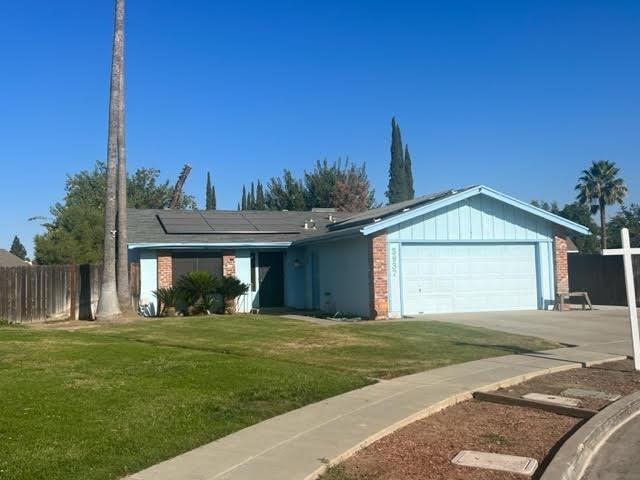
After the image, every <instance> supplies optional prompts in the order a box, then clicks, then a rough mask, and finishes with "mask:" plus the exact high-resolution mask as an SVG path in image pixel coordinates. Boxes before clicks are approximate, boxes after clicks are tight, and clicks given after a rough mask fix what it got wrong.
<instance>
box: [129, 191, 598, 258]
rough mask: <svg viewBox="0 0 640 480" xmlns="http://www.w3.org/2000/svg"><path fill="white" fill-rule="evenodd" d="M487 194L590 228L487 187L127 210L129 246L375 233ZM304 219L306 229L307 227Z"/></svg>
mask: <svg viewBox="0 0 640 480" xmlns="http://www.w3.org/2000/svg"><path fill="white" fill-rule="evenodd" d="M479 194H483V195H488V196H490V197H493V198H495V199H498V200H500V201H502V202H505V203H508V204H510V205H512V206H515V207H516V208H519V209H521V210H524V211H527V212H528V213H530V214H532V215H536V216H539V217H542V218H544V219H546V220H548V221H550V222H552V223H555V224H557V225H559V226H561V227H563V228H565V229H567V230H571V231H575V232H578V233H582V234H587V233H589V229H588V228H586V227H584V226H582V225H578V224H577V223H574V222H571V221H569V220H567V219H565V218H563V217H560V216H558V215H554V214H552V213H550V212H547V211H546V210H542V209H540V208H537V207H534V206H532V205H530V204H528V203H525V202H522V201H520V200H517V199H515V198H512V197H509V196H508V195H505V194H503V193H500V192H498V191H496V190H493V189H491V188H488V187H485V186H483V185H474V186H471V187H465V188H461V189H456V190H453V189H452V190H447V191H444V192H439V193H434V194H431V195H423V196H420V197H417V198H414V199H413V200H407V201H405V202H400V203H395V204H393V205H387V206H384V207H380V208H375V209H371V210H368V211H366V212H362V213H357V214H349V213H340V212H338V213H331V212H327V211H315V212H313V211H312V212H293V211H272V210H263V211H254V210H249V211H235V210H231V211H230V210H204V211H202V210H136V209H130V210H128V213H127V215H128V239H129V244H130V247H149V246H162V245H168V244H171V245H172V246H178V247H179V246H185V247H187V246H194V245H198V244H203V245H219V246H225V245H229V246H241V245H243V244H246V245H247V246H260V245H265V246H267V245H270V246H287V245H291V244H304V243H310V242H317V241H324V240H333V239H338V238H342V237H347V236H353V235H363V234H364V235H370V234H372V233H375V232H376V231H379V230H383V229H385V228H388V227H391V226H393V225H396V224H398V223H401V222H405V221H407V220H409V219H411V218H414V217H417V216H419V215H424V214H426V213H429V212H431V211H433V210H436V209H439V208H442V207H444V206H447V205H450V204H452V203H455V202H459V201H461V200H464V199H466V198H470V197H472V196H474V195H479ZM305 223H306V225H307V227H306V228H305Z"/></svg>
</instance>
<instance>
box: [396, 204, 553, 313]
mask: <svg viewBox="0 0 640 480" xmlns="http://www.w3.org/2000/svg"><path fill="white" fill-rule="evenodd" d="M553 228H554V226H553V224H552V223H551V222H550V221H548V220H546V219H544V218H542V217H538V216H536V215H533V214H531V213H529V212H526V211H524V210H521V209H519V208H517V207H515V206H513V205H510V204H508V203H505V202H502V201H500V200H497V199H495V198H493V197H490V196H487V195H483V194H480V195H476V196H473V197H470V198H466V199H462V200H460V201H459V202H457V203H453V204H449V205H446V206H443V207H442V208H440V209H438V210H435V211H432V212H429V213H426V214H424V215H420V216H417V217H415V218H412V219H409V220H407V221H405V222H402V223H400V224H397V225H394V226H391V227H389V228H388V229H387V239H388V242H389V245H388V255H389V257H388V259H389V263H390V264H391V262H393V261H396V262H397V263H398V264H400V263H401V262H400V261H398V260H397V258H401V257H402V248H403V244H405V245H406V244H411V243H419V242H428V243H435V242H445V243H446V242H462V243H478V242H480V243H482V242H501V243H502V242H504V243H510V242H516V243H531V244H532V245H534V246H535V254H536V263H537V271H538V308H547V307H548V306H549V305H552V304H553V298H554V290H553V289H554V287H553V245H552V240H553ZM394 259H395V260H394ZM398 268H400V267H398ZM400 270H401V268H400ZM402 276H403V272H401V271H398V270H396V271H395V273H394V271H393V269H391V268H390V269H389V279H388V280H389V309H390V315H391V316H399V315H400V314H401V313H402V305H401V296H402V285H401V279H402Z"/></svg>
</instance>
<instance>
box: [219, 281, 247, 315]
mask: <svg viewBox="0 0 640 480" xmlns="http://www.w3.org/2000/svg"><path fill="white" fill-rule="evenodd" d="M248 290H249V285H247V284H246V283H242V282H241V281H240V280H238V279H237V278H236V277H223V278H222V279H221V280H220V284H219V286H218V293H219V294H220V295H222V298H223V300H224V311H225V313H235V310H236V303H235V300H236V298H238V297H239V296H240V295H244V294H245V293H247V291H248Z"/></svg>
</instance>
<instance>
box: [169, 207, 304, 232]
mask: <svg viewBox="0 0 640 480" xmlns="http://www.w3.org/2000/svg"><path fill="white" fill-rule="evenodd" d="M158 220H159V221H160V224H161V225H162V227H163V228H164V230H165V232H166V233H167V234H216V233H217V234H232V233H234V234H247V235H255V234H284V233H286V234H297V233H300V232H299V230H300V229H301V228H302V225H298V223H299V222H293V223H288V222H283V220H282V219H275V220H276V222H275V223H272V222H268V224H263V223H261V222H258V224H255V223H254V222H252V221H250V220H249V219H247V218H245V216H244V215H242V213H241V212H197V211H190V212H180V213H178V212H167V213H164V212H163V213H159V214H158Z"/></svg>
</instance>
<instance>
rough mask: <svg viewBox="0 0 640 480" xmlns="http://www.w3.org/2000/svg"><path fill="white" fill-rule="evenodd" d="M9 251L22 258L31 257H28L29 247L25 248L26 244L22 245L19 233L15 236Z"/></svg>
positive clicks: (27, 258)
mask: <svg viewBox="0 0 640 480" xmlns="http://www.w3.org/2000/svg"><path fill="white" fill-rule="evenodd" d="M9 252H11V253H13V254H14V255H15V256H16V257H18V258H19V259H20V260H29V257H27V249H26V248H24V245H22V242H21V241H20V239H19V238H18V236H17V235H15V236H14V237H13V242H11V248H10V249H9Z"/></svg>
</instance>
